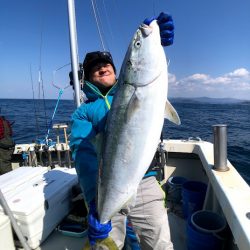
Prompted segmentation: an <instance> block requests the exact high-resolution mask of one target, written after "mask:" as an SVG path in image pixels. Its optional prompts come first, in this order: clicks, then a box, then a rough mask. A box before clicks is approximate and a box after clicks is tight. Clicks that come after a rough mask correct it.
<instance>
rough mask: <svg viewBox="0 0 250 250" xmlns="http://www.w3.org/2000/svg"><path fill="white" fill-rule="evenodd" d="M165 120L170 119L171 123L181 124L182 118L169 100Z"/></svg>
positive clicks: (166, 105)
mask: <svg viewBox="0 0 250 250" xmlns="http://www.w3.org/2000/svg"><path fill="white" fill-rule="evenodd" d="M164 118H165V119H168V120H169V121H171V122H173V123H175V124H177V125H180V124H181V120H180V117H179V115H178V113H177V111H176V110H175V108H174V107H173V106H172V104H171V103H170V102H169V101H168V100H167V101H166V104H165V114H164Z"/></svg>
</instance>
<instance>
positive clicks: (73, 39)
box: [68, 0, 81, 107]
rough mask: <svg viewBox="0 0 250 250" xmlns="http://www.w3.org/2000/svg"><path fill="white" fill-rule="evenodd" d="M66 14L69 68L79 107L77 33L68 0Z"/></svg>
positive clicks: (72, 0)
mask: <svg viewBox="0 0 250 250" xmlns="http://www.w3.org/2000/svg"><path fill="white" fill-rule="evenodd" d="M68 15H69V33H70V52H71V70H72V72H73V83H74V90H75V102H76V106H77V107H79V106H80V104H81V102H80V83H79V79H78V67H79V63H78V48H77V33H76V18H75V2H74V0H68Z"/></svg>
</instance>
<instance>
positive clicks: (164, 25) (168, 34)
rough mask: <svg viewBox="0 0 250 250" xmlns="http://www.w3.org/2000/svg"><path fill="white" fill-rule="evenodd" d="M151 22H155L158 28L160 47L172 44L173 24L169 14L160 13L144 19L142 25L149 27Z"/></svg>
mask: <svg viewBox="0 0 250 250" xmlns="http://www.w3.org/2000/svg"><path fill="white" fill-rule="evenodd" d="M153 20H157V23H158V25H159V28H160V35H161V45H162V46H169V45H171V44H173V42H174V23H173V18H172V16H171V15H170V14H166V13H164V12H161V13H160V15H159V16H158V17H157V18H156V17H152V18H146V19H145V20H144V22H143V23H144V24H146V25H149V24H150V23H151V22H152V21H153Z"/></svg>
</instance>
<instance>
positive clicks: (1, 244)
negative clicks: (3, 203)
mask: <svg viewBox="0 0 250 250" xmlns="http://www.w3.org/2000/svg"><path fill="white" fill-rule="evenodd" d="M0 249H1V250H15V246H14V241H13V235H12V230H11V225H10V220H9V218H8V216H6V215H4V214H0Z"/></svg>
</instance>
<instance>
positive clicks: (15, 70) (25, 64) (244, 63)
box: [0, 0, 250, 100]
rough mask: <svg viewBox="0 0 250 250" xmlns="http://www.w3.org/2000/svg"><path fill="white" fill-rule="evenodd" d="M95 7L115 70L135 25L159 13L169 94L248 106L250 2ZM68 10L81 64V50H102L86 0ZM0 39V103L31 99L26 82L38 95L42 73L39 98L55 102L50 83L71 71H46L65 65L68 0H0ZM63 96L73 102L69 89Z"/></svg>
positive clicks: (64, 80) (141, 0)
mask: <svg viewBox="0 0 250 250" xmlns="http://www.w3.org/2000/svg"><path fill="white" fill-rule="evenodd" d="M95 2H96V3H97V7H98V11H99V14H100V20H101V30H102V33H103V37H104V41H105V48H106V49H107V50H110V51H111V53H112V54H113V58H114V61H115V63H116V66H117V69H118V70H119V68H120V66H121V63H122V60H123V57H124V54H125V52H126V49H127V47H128V44H129V42H130V39H131V38H132V35H133V33H134V32H135V30H136V29H137V27H138V25H139V24H140V23H141V22H142V21H143V20H144V19H145V18H146V17H149V16H153V15H158V14H159V13H160V12H161V11H165V12H169V13H171V14H172V16H173V18H174V23H175V41H174V45H173V46H171V47H167V48H166V49H165V52H166V55H167V57H168V59H169V60H170V65H169V96H170V97H200V96H208V97H216V98H218V97H233V98H239V99H247V100H250V12H249V10H250V1H249V0H237V1H235V0H210V1H208V0H207V1H201V0H189V1H180V0H166V1H163V0H148V1H145V0H138V1H132V0H127V1H124V0H95ZM75 4H76V8H77V10H76V19H77V31H78V50H79V59H80V61H82V60H83V58H84V55H85V53H86V52H88V51H93V50H102V46H101V42H100V39H99V36H98V32H97V26H96V24H95V19H94V15H93V10H92V7H91V0H75ZM0 34H1V35H0V98H32V84H31V76H32V79H33V86H34V93H35V97H36V98H37V97H39V84H38V79H39V77H38V72H39V68H40V67H41V69H42V76H43V84H44V92H45V98H49V99H51V98H54V99H56V98H57V96H58V89H56V88H55V87H53V86H52V84H51V83H52V82H53V81H54V83H55V84H56V85H58V86H60V87H64V86H66V85H67V84H68V72H69V71H70V66H66V67H64V68H63V69H62V70H59V71H57V72H56V74H54V73H53V72H54V71H55V70H56V69H58V68H59V67H61V66H63V65H65V64H68V63H69V62H70V49H69V31H68V17H67V1H66V0H53V1H51V0H50V1H49V0H25V1H19V0H0ZM41 37H42V39H41ZM41 41H42V42H41ZM40 51H41V53H40ZM40 55H41V56H40ZM31 72H32V73H31ZM40 96H41V89H40ZM63 98H64V99H72V90H71V88H68V89H66V90H65V92H64V94H63Z"/></svg>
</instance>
